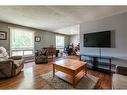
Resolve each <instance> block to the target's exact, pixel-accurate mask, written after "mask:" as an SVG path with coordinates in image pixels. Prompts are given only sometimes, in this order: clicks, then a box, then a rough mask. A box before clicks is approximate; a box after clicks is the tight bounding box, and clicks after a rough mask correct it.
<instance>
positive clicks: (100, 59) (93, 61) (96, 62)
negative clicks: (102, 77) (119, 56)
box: [80, 55, 115, 73]
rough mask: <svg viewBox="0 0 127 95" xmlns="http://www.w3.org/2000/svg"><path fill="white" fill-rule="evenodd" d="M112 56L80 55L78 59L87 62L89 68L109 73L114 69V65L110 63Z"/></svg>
mask: <svg viewBox="0 0 127 95" xmlns="http://www.w3.org/2000/svg"><path fill="white" fill-rule="evenodd" d="M112 58H113V57H109V56H98V55H80V60H81V61H85V62H87V67H88V68H90V69H94V70H98V71H102V72H106V73H111V72H114V71H115V65H114V64H112V63H111V60H112Z"/></svg>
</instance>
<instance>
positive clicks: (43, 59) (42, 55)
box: [35, 48, 48, 64]
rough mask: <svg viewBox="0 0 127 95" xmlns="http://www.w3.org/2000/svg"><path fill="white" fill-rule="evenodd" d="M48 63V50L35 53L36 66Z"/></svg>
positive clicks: (44, 49)
mask: <svg viewBox="0 0 127 95" xmlns="http://www.w3.org/2000/svg"><path fill="white" fill-rule="evenodd" d="M47 62H48V52H47V49H46V48H43V49H42V50H37V51H36V52H35V63H36V64H42V63H47Z"/></svg>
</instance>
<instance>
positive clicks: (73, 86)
mask: <svg viewBox="0 0 127 95" xmlns="http://www.w3.org/2000/svg"><path fill="white" fill-rule="evenodd" d="M72 85H73V87H74V88H75V74H74V75H73V84H72Z"/></svg>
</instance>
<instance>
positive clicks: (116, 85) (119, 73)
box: [112, 66, 127, 89]
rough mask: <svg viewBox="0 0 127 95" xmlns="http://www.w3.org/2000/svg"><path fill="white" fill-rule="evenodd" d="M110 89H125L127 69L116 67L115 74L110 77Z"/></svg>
mask: <svg viewBox="0 0 127 95" xmlns="http://www.w3.org/2000/svg"><path fill="white" fill-rule="evenodd" d="M112 89H127V67H123V66H117V67H116V73H115V74H113V77H112Z"/></svg>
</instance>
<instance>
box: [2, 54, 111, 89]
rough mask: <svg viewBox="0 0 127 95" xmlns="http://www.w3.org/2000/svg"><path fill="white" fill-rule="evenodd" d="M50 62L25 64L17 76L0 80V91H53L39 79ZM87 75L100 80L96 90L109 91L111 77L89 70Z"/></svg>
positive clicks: (50, 66) (50, 67)
mask: <svg viewBox="0 0 127 95" xmlns="http://www.w3.org/2000/svg"><path fill="white" fill-rule="evenodd" d="M65 58H72V59H75V60H79V58H78V57H74V56H70V57H65ZM60 59H63V58H60ZM56 60H59V59H56ZM52 61H53V60H49V62H48V63H47V64H35V63H34V62H30V63H26V64H25V67H24V70H23V71H22V72H21V73H20V74H18V75H17V76H15V77H13V78H8V79H0V89H53V88H52V87H51V86H50V85H48V84H47V82H46V81H44V80H43V79H42V78H41V75H42V74H44V73H47V72H49V71H51V70H52V63H51V62H52ZM88 74H91V75H94V76H96V77H99V78H100V81H99V83H98V85H97V86H96V89H111V85H112V76H111V75H109V74H105V73H101V72H97V71H93V70H89V69H88Z"/></svg>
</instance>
